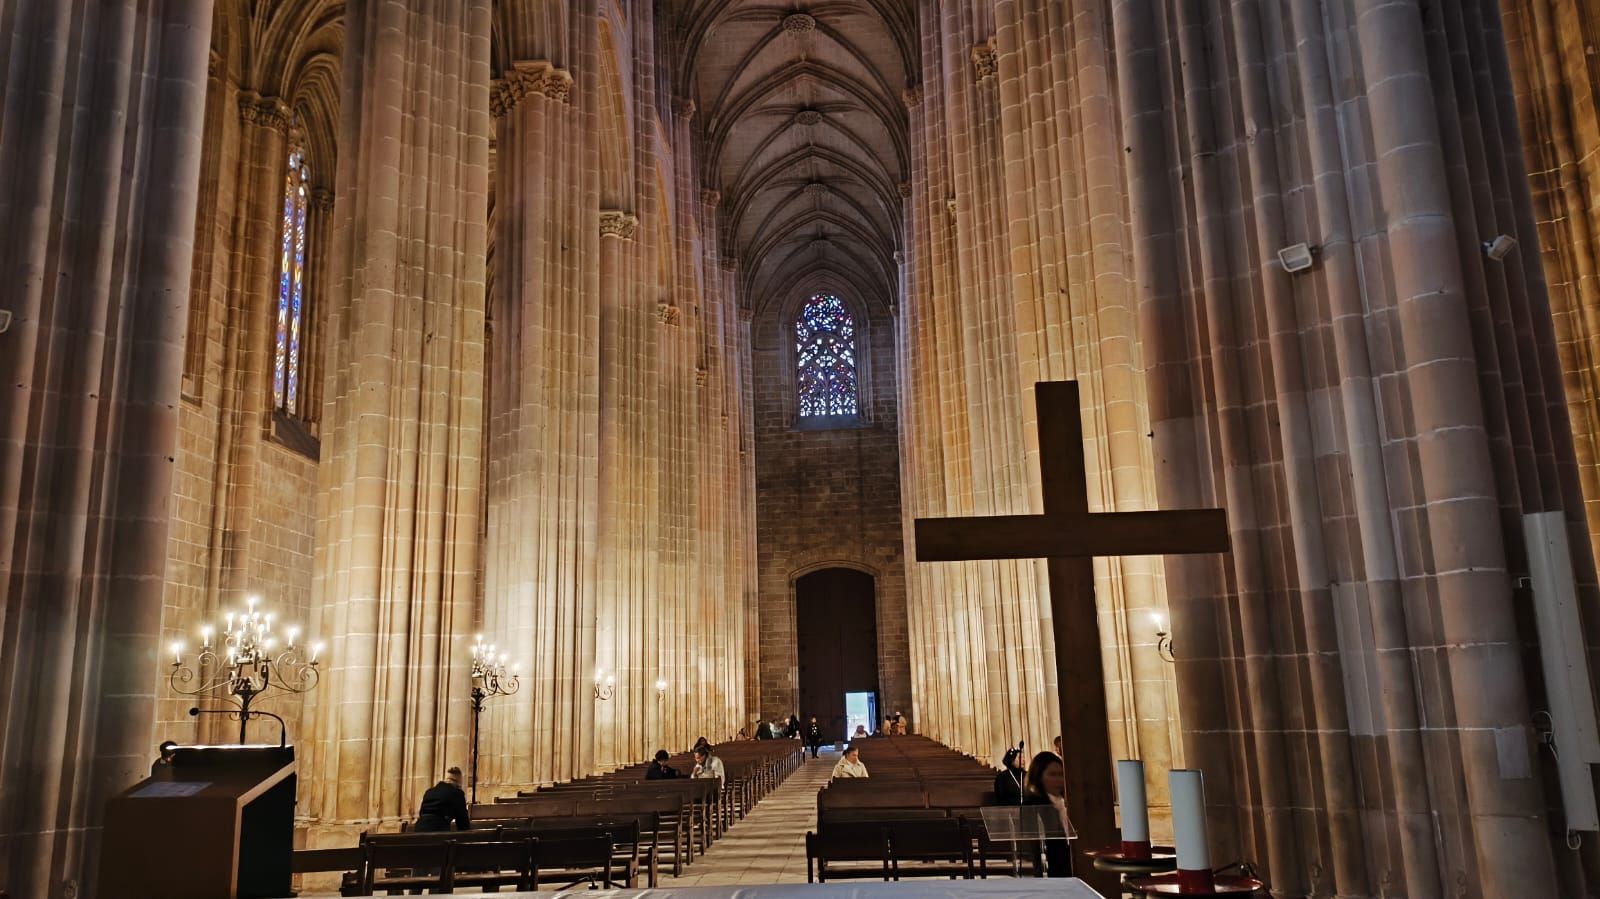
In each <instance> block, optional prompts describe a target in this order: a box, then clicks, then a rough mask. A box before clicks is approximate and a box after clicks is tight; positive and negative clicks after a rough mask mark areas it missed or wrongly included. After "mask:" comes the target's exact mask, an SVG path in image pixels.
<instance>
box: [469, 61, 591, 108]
mask: <svg viewBox="0 0 1600 899" xmlns="http://www.w3.org/2000/svg"><path fill="white" fill-rule="evenodd" d="M534 95H538V96H541V97H545V98H547V99H549V100H552V101H554V102H556V103H569V102H571V100H572V73H571V72H568V71H567V70H565V69H558V68H556V67H555V66H553V65H551V64H550V63H548V62H545V61H544V60H532V61H526V62H518V63H514V64H512V66H511V68H509V69H507V70H506V72H505V75H504V76H503V77H501V78H497V79H495V80H494V81H493V82H491V83H490V85H489V112H490V114H492V115H493V116H494V117H495V118H500V117H501V116H505V115H509V114H510V113H511V111H512V110H513V109H516V108H517V104H518V103H521V102H522V101H523V99H524V98H525V97H529V96H534Z"/></svg>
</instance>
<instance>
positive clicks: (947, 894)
mask: <svg viewBox="0 0 1600 899" xmlns="http://www.w3.org/2000/svg"><path fill="white" fill-rule="evenodd" d="M535 895H537V896H538V897H539V899H551V897H555V899H880V897H881V899H968V897H973V896H1004V897H1007V899H1105V897H1103V896H1101V895H1100V894H1099V893H1097V892H1095V891H1094V890H1093V889H1091V888H1090V887H1089V885H1088V884H1086V883H1084V882H1083V881H1081V880H1079V879H1078V878H1076V877H1063V878H1060V879H1055V878H1043V877H1040V878H1033V877H1028V878H1023V879H1021V880H1016V879H1013V878H1010V877H1004V878H1001V877H996V878H993V879H990V880H945V881H940V880H925V881H920V882H915V883H912V882H902V883H882V882H877V883H839V882H834V883H779V884H763V885H760V886H725V887H714V886H705V887H662V888H660V889H655V890H573V891H571V892H565V891H563V892H560V893H538V894H534V893H513V894H507V895H506V899H514V897H527V899H533V897H534V896H535Z"/></svg>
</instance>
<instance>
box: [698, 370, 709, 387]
mask: <svg viewBox="0 0 1600 899" xmlns="http://www.w3.org/2000/svg"><path fill="white" fill-rule="evenodd" d="M709 380H711V372H709V371H707V370H706V367H705V366H704V365H696V366H695V367H694V384H695V386H696V387H704V386H706V382H707V381H709Z"/></svg>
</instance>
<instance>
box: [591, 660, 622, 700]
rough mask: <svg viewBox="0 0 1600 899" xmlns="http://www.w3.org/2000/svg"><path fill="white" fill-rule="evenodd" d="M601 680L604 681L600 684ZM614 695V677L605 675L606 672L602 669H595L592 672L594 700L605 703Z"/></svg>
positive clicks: (615, 691) (615, 692)
mask: <svg viewBox="0 0 1600 899" xmlns="http://www.w3.org/2000/svg"><path fill="white" fill-rule="evenodd" d="M602 680H603V681H604V683H603V684H602V683H601V682H602ZM616 694H617V678H616V675H613V674H606V670H605V669H604V668H596V669H595V670H594V698H595V699H597V700H599V701H600V702H605V701H606V700H608V699H610V698H611V697H613V696H615V695H616Z"/></svg>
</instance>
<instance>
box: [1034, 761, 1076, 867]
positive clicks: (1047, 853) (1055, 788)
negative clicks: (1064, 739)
mask: <svg viewBox="0 0 1600 899" xmlns="http://www.w3.org/2000/svg"><path fill="white" fill-rule="evenodd" d="M1024 790H1025V793H1024V795H1023V797H1022V804H1023V805H1049V806H1053V807H1054V808H1055V810H1056V814H1058V815H1060V816H1061V827H1062V829H1063V830H1064V831H1065V832H1066V833H1068V834H1071V833H1072V821H1071V820H1069V819H1068V818H1067V766H1066V765H1065V764H1064V763H1063V762H1062V761H1061V756H1059V755H1056V754H1055V753H1053V752H1041V753H1039V754H1038V755H1036V756H1034V757H1033V762H1032V763H1031V764H1030V765H1028V781H1027V784H1026V786H1025V788H1024ZM1044 864H1045V870H1046V871H1047V872H1048V876H1050V877H1071V876H1072V843H1071V842H1070V841H1069V840H1046V841H1045V844H1044Z"/></svg>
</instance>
